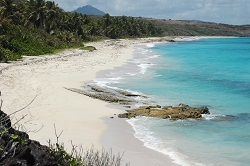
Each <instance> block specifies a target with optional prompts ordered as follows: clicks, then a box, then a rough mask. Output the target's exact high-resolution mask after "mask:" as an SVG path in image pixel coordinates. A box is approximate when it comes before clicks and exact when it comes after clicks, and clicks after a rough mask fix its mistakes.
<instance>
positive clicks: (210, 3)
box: [51, 0, 250, 25]
mask: <svg viewBox="0 0 250 166" xmlns="http://www.w3.org/2000/svg"><path fill="white" fill-rule="evenodd" d="M51 1H52V0H51ZM54 1H55V3H56V4H58V6H59V7H61V8H63V9H64V10H65V11H72V10H75V9H77V8H78V7H82V6H85V5H91V6H93V7H95V8H97V9H99V10H101V11H103V12H105V13H109V14H110V15H112V16H122V15H125V16H134V17H139V16H140V17H149V18H159V19H172V20H200V21H208V22H216V23H226V24H233V25H243V24H250V0H54Z"/></svg>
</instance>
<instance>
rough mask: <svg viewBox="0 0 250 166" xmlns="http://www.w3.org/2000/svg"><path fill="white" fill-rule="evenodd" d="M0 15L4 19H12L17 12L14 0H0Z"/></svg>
mask: <svg viewBox="0 0 250 166" xmlns="http://www.w3.org/2000/svg"><path fill="white" fill-rule="evenodd" d="M0 5H1V7H0V15H1V16H2V17H4V18H11V17H12V16H13V15H14V13H15V12H16V5H15V4H14V0H0Z"/></svg>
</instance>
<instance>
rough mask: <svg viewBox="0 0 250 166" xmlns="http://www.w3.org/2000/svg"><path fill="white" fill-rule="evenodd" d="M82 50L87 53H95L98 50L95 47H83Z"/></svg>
mask: <svg viewBox="0 0 250 166" xmlns="http://www.w3.org/2000/svg"><path fill="white" fill-rule="evenodd" d="M80 49H82V50H87V51H94V50H96V48H95V47H93V46H85V47H81V48H80Z"/></svg>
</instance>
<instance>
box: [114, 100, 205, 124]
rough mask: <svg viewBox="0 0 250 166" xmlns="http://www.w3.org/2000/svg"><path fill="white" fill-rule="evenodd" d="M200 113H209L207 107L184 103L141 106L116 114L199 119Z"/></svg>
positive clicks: (123, 116) (129, 116)
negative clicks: (191, 105)
mask: <svg viewBox="0 0 250 166" xmlns="http://www.w3.org/2000/svg"><path fill="white" fill-rule="evenodd" d="M202 114H210V113H209V110H208V108H207V107H199V108H195V107H189V106H188V105H185V104H179V106H176V107H175V106H164V107H161V106H159V105H156V106H141V107H139V108H136V109H132V110H130V111H128V112H127V113H124V114H120V115H118V117H119V118H133V117H136V116H146V117H158V118H163V119H168V118H169V119H170V120H178V119H187V118H192V119H200V118H202Z"/></svg>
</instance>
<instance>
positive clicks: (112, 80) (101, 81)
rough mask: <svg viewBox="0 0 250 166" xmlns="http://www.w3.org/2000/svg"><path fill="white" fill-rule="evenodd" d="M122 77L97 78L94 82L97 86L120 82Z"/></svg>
mask: <svg viewBox="0 0 250 166" xmlns="http://www.w3.org/2000/svg"><path fill="white" fill-rule="evenodd" d="M122 79H123V77H110V78H97V79H95V80H94V82H95V83H96V84H97V85H99V86H107V85H108V84H113V83H120V80H122Z"/></svg>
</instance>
